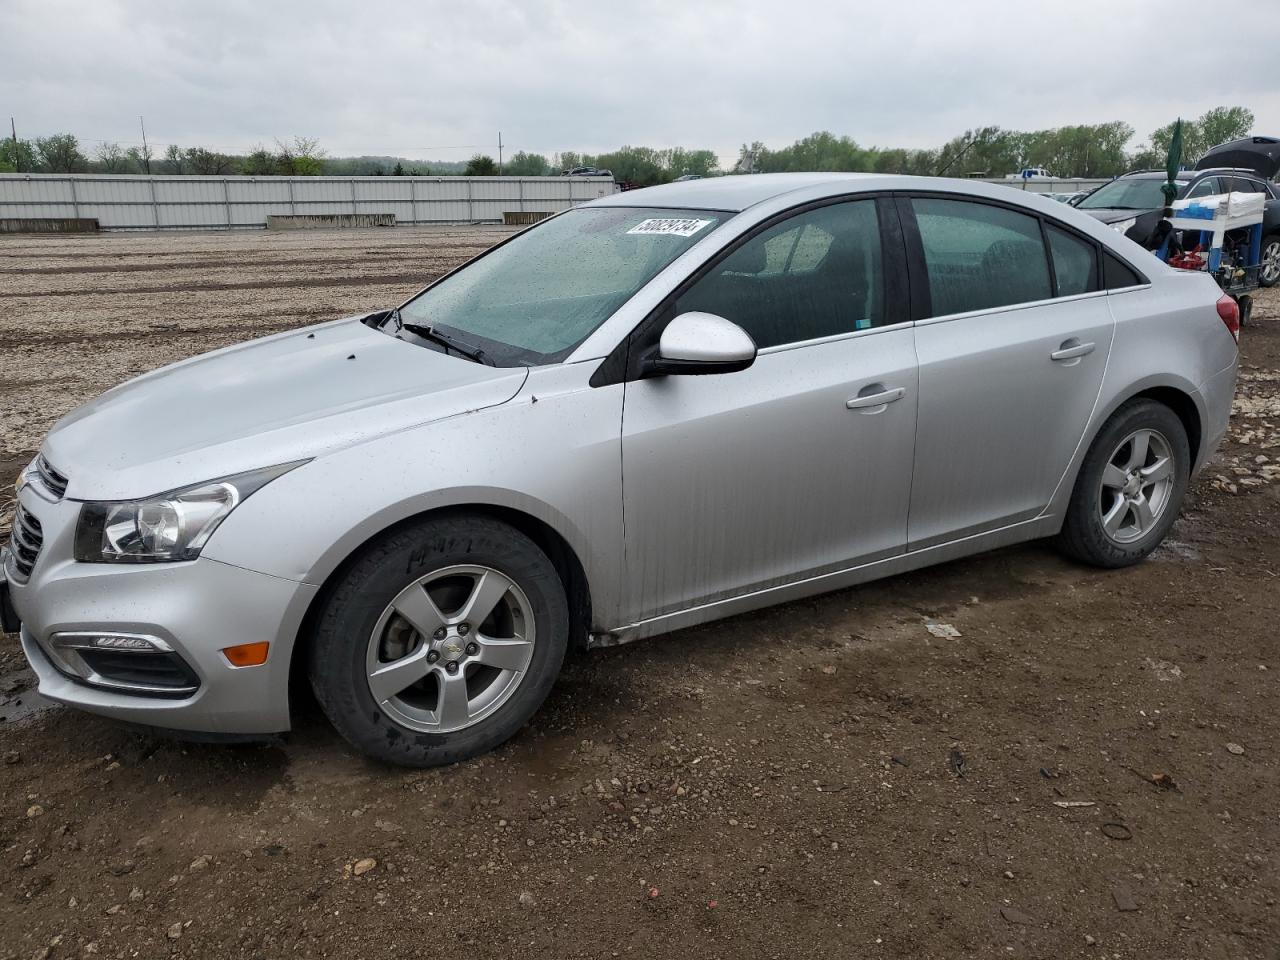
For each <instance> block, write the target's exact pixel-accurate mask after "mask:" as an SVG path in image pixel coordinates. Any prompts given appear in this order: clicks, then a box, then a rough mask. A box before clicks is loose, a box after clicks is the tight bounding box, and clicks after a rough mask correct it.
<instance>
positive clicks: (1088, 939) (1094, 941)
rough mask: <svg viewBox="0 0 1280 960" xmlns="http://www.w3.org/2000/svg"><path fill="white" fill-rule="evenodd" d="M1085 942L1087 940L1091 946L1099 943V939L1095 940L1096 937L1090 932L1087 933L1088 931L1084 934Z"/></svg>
mask: <svg viewBox="0 0 1280 960" xmlns="http://www.w3.org/2000/svg"><path fill="white" fill-rule="evenodd" d="M1084 942H1085V943H1086V944H1088V945H1089V946H1091V947H1092V946H1093V945H1094V944H1095V943H1097V942H1098V941H1097V940H1095V939H1093V937H1091V936H1089V934H1087V933H1086V934H1085V935H1084Z"/></svg>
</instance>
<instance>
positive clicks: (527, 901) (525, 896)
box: [520, 890, 537, 907]
mask: <svg viewBox="0 0 1280 960" xmlns="http://www.w3.org/2000/svg"><path fill="white" fill-rule="evenodd" d="M536 902H537V901H535V900H534V899H533V894H532V893H530V892H529V891H528V890H521V891H520V906H522V907H532V906H533V905H534V903H536Z"/></svg>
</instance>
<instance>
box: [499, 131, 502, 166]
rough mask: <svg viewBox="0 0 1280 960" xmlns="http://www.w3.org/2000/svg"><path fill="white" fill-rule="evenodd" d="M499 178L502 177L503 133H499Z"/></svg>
mask: <svg viewBox="0 0 1280 960" xmlns="http://www.w3.org/2000/svg"><path fill="white" fill-rule="evenodd" d="M498 176H502V131H501V130H499V131H498Z"/></svg>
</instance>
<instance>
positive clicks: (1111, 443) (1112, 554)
mask: <svg viewBox="0 0 1280 960" xmlns="http://www.w3.org/2000/svg"><path fill="white" fill-rule="evenodd" d="M1190 472H1191V446H1190V444H1189V443H1188V442H1187V432H1186V429H1185V428H1184V427H1183V426H1182V421H1181V420H1179V419H1178V417H1177V415H1176V414H1175V413H1174V412H1173V411H1172V410H1170V409H1169V408H1168V407H1166V406H1165V405H1164V404H1162V403H1157V402H1156V401H1154V400H1135V401H1131V402H1130V403H1127V404H1125V405H1124V406H1123V407H1121V408H1120V409H1119V410H1117V411H1116V412H1115V413H1114V414H1112V416H1111V419H1109V420H1108V421H1107V422H1106V423H1105V424H1104V425H1103V427H1102V430H1101V431H1100V432H1099V433H1098V436H1097V437H1096V438H1095V439H1094V441H1093V445H1092V446H1091V447H1090V448H1089V452H1088V454H1087V455H1086V456H1085V459H1084V463H1083V464H1081V466H1080V474H1079V476H1077V477H1076V485H1075V489H1074V490H1073V491H1072V493H1071V502H1070V504H1069V506H1068V507H1067V517H1066V521H1065V522H1064V523H1063V525H1062V532H1061V533H1060V534H1059V535H1058V544H1059V546H1060V547H1061V548H1062V550H1063V551H1064V552H1065V553H1066V554H1068V555H1069V556H1071V557H1074V558H1075V559H1077V560H1081V561H1083V562H1085V563H1088V564H1092V565H1093V566H1097V567H1127V566H1129V565H1130V564H1134V563H1137V562H1139V561H1140V560H1142V559H1144V558H1145V557H1146V556H1147V554H1149V553H1150V552H1151V551H1152V550H1154V549H1155V548H1156V547H1157V546H1159V545H1160V541H1162V540H1163V539H1164V538H1165V535H1166V534H1167V533H1168V532H1169V528H1170V527H1172V526H1173V523H1174V521H1175V520H1176V519H1177V517H1178V510H1179V509H1180V508H1181V506H1182V498H1183V495H1184V494H1185V493H1186V491H1187V481H1188V477H1189V475H1190Z"/></svg>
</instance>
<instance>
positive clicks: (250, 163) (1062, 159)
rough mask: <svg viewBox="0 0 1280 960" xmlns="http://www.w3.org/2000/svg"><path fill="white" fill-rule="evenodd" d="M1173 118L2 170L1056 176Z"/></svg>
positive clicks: (1085, 168)
mask: <svg viewBox="0 0 1280 960" xmlns="http://www.w3.org/2000/svg"><path fill="white" fill-rule="evenodd" d="M1253 123H1254V116H1253V113H1252V112H1251V111H1250V110H1248V109H1247V108H1245V107H1239V106H1234V107H1226V106H1223V107H1214V108H1213V109H1212V110H1209V111H1207V112H1206V113H1204V114H1203V115H1202V116H1200V117H1198V118H1196V119H1194V120H1184V121H1183V133H1182V138H1183V139H1182V142H1183V163H1184V164H1188V165H1190V164H1193V163H1195V161H1197V160H1199V159H1200V157H1201V156H1203V155H1204V153H1205V152H1206V151H1207V150H1208V149H1209V148H1210V147H1212V146H1214V145H1216V144H1219V143H1223V142H1225V141H1227V140H1234V139H1237V138H1239V137H1243V136H1245V135H1247V134H1248V133H1249V132H1250V131H1251V130H1252V128H1253ZM1173 128H1174V124H1173V123H1172V122H1170V123H1168V124H1166V125H1164V126H1162V127H1159V128H1158V129H1156V130H1153V131H1152V132H1151V134H1150V136H1149V137H1148V139H1147V141H1146V142H1145V143H1143V144H1142V145H1140V146H1139V147H1138V148H1137V149H1136V150H1134V151H1132V152H1127V150H1126V148H1127V145H1128V144H1129V142H1130V141H1131V140H1132V139H1133V136H1134V129H1133V127H1131V126H1130V125H1129V124H1127V123H1124V122H1123V121H1118V120H1117V121H1111V122H1108V123H1099V124H1082V125H1078V126H1065V127H1055V128H1052V129H1046V130H1035V131H1018V130H1006V129H1003V128H1001V127H994V126H992V127H981V128H978V129H975V130H967V131H965V132H964V133H963V134H961V135H960V136H957V137H954V138H952V139H951V140H949V141H947V142H946V143H944V144H943V145H942V146H940V147H937V148H935V149H903V148H894V147H875V146H871V147H864V146H861V145H860V144H859V143H858V142H857V141H856V140H854V139H853V138H852V137H849V136H837V135H836V134H833V133H829V132H826V131H822V132H819V133H814V134H811V135H809V136H807V137H804V138H802V139H800V140H797V141H796V142H795V143H793V144H791V145H790V146H786V147H780V148H777V149H771V148H769V147H766V146H765V145H764V144H763V143H761V142H759V141H756V142H755V143H751V144H743V145H742V149H741V150H740V151H739V156H738V161H737V163H735V164H734V165H733V167H732V168H731V169H730V170H728V171H722V170H720V169H719V166H718V160H717V157H716V154H715V152H714V151H712V150H706V149H687V148H684V147H671V148H666V149H656V148H653V147H633V146H624V147H620V148H619V149H617V150H614V151H611V152H608V153H599V154H586V153H579V152H576V151H571V150H570V151H564V152H561V153H553V154H551V155H550V156H548V155H546V154H541V153H531V152H527V151H524V150H521V151H519V152H517V153H515V154H513V155H511V156H510V157H507V158H505V159H504V160H503V162H502V163H501V165H500V164H499V162H498V161H497V160H495V159H494V158H493V157H492V156H489V155H487V154H476V155H475V156H473V157H472V158H471V159H470V160H467V161H445V162H433V163H422V162H417V161H411V160H407V159H405V158H403V157H376V156H365V157H330V156H329V155H328V154H327V153H326V151H325V150H323V149H322V148H321V147H320V145H319V142H318V141H317V140H316V139H314V138H311V137H294V138H292V139H291V140H289V141H287V142H286V141H279V140H278V141H276V143H275V146H274V147H272V148H268V147H264V146H257V147H255V148H254V149H253V150H251V151H250V152H249V153H247V154H228V153H222V152H219V151H217V150H213V149H210V148H207V147H201V146H194V147H180V146H177V145H168V146H166V147H165V149H164V150H163V151H161V152H153V151H152V150H150V149H148V148H147V147H145V146H130V147H128V148H124V147H121V145H120V144H118V143H101V144H99V145H98V146H97V148H96V149H95V150H93V151H92V156H90V155H88V154H86V153H85V152H84V149H83V148H82V147H81V144H80V141H79V140H78V139H77V138H76V137H75V136H74V135H73V134H70V133H59V134H53V135H52V136H47V137H36V138H35V139H33V140H20V139H17V138H16V137H14V138H8V139H5V140H2V141H0V172H3V173H13V172H17V173H112V174H126V173H134V174H137V173H151V174H167V175H196V176H226V175H230V174H240V175H246V176H272V175H277V176H322V175H327V176H459V175H460V176H472V177H483V176H496V175H498V174H499V173H502V174H505V175H507V176H524V177H542V176H553V175H558V174H561V173H564V172H566V171H568V170H572V169H574V168H576V167H597V168H600V169H604V170H609V171H611V172H612V173H613V176H614V178H615V179H616V180H618V181H621V182H629V183H632V184H634V185H636V186H651V185H653V184H658V183H667V182H669V181H671V180H674V179H676V178H677V177H681V176H686V175H692V176H700V177H706V176H715V175H718V174H720V173H774V172H784V171H812V170H819V171H866V172H876V173H905V174H920V175H926V176H943V175H945V176H965V175H981V176H991V177H1000V176H1004V175H1006V174H1009V173H1015V172H1017V171H1018V170H1021V169H1023V168H1025V167H1044V168H1046V169H1047V170H1049V171H1050V172H1051V173H1053V174H1054V175H1056V176H1060V177H1088V178H1101V177H1113V176H1116V175H1117V174H1120V173H1124V172H1125V171H1126V170H1131V169H1134V168H1135V167H1137V168H1143V167H1163V166H1164V165H1165V157H1166V154H1167V152H1168V147H1169V142H1170V139H1171V138H1172V136H1173Z"/></svg>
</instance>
